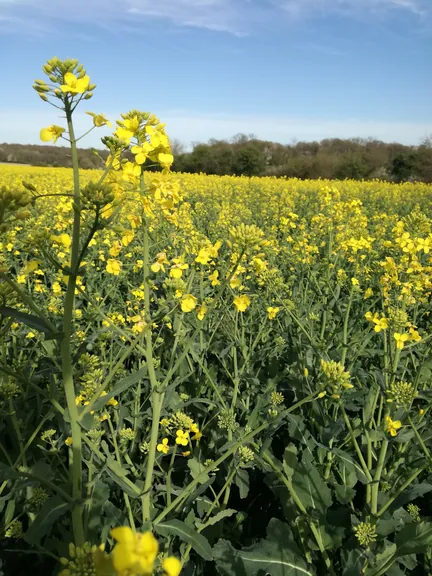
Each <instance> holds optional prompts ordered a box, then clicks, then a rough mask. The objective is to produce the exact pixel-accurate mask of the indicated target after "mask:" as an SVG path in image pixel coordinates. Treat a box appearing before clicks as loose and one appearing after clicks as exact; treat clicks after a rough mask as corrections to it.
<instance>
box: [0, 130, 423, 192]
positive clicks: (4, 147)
mask: <svg viewBox="0 0 432 576" xmlns="http://www.w3.org/2000/svg"><path fill="white" fill-rule="evenodd" d="M173 153H174V158H175V160H174V165H173V170H175V171H177V172H187V173H192V174H193V173H205V174H218V175H224V174H230V175H238V176H240V175H245V176H279V177H281V176H286V177H295V178H301V179H306V178H310V179H316V178H327V179H338V180H343V179H345V178H352V179H355V180H362V179H373V178H379V179H381V180H391V181H395V182H404V181H410V180H411V181H414V180H418V181H422V182H432V139H425V140H424V141H423V142H422V143H421V144H420V145H419V146H405V145H403V144H398V143H386V142H381V141H379V140H374V139H360V138H354V139H340V138H327V139H325V140H321V141H320V142H297V143H293V144H279V143H276V142H269V141H265V140H259V139H258V138H256V137H255V136H253V135H244V134H240V135H237V136H235V137H234V138H232V139H231V140H215V139H211V140H209V141H208V142H207V143H205V144H204V143H197V144H194V146H193V148H192V150H191V151H185V149H184V146H182V144H181V143H180V142H179V141H174V142H173ZM79 157H80V164H81V166H82V168H87V169H93V168H100V167H101V166H102V164H103V161H104V160H105V159H106V158H107V152H106V151H103V150H102V151H97V153H95V150H93V149H80V150H79ZM0 162H11V163H19V164H31V165H33V166H64V167H70V166H71V165H72V164H71V156H70V149H69V148H66V147H61V146H41V145H24V144H0ZM148 168H149V169H154V168H151V167H150V166H148Z"/></svg>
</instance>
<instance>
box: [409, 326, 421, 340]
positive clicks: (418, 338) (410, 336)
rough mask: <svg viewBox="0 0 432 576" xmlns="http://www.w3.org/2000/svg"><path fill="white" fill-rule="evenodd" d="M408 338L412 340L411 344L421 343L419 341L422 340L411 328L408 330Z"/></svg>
mask: <svg viewBox="0 0 432 576" xmlns="http://www.w3.org/2000/svg"><path fill="white" fill-rule="evenodd" d="M408 337H409V340H412V341H413V342H421V340H422V337H421V336H420V334H419V333H418V332H417V330H415V329H414V328H413V327H411V328H410V329H409V334H408Z"/></svg>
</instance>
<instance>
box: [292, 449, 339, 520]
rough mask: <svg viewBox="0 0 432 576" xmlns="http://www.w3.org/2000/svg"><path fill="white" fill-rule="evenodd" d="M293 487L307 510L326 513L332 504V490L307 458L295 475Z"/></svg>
mask: <svg viewBox="0 0 432 576" xmlns="http://www.w3.org/2000/svg"><path fill="white" fill-rule="evenodd" d="M292 485H293V487H294V489H295V491H296V492H297V496H298V497H299V498H300V500H301V501H302V504H303V506H304V507H305V508H308V509H313V510H316V511H318V512H320V513H321V514H325V513H326V511H327V508H328V507H329V506H330V505H331V503H332V496H331V490H330V488H329V487H328V486H327V484H326V483H325V481H324V479H323V476H322V474H320V473H319V472H318V470H317V469H316V468H315V466H313V465H312V464H311V463H310V462H309V461H307V460H306V459H305V458H303V460H302V462H301V464H300V465H299V466H298V467H297V469H296V470H295V472H294V474H293V477H292Z"/></svg>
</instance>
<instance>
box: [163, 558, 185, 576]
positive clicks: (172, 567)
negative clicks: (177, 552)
mask: <svg viewBox="0 0 432 576" xmlns="http://www.w3.org/2000/svg"><path fill="white" fill-rule="evenodd" d="M181 567H182V565H181V562H180V560H179V559H178V558H175V557H174V556H169V558H166V559H165V560H164V561H163V562H162V569H163V570H164V572H166V574H167V576H179V574H180V572H181Z"/></svg>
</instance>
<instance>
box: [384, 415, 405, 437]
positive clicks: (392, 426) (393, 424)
mask: <svg viewBox="0 0 432 576" xmlns="http://www.w3.org/2000/svg"><path fill="white" fill-rule="evenodd" d="M385 420H386V422H385V431H386V432H387V433H388V434H390V436H396V435H397V431H398V430H399V428H401V427H402V422H401V421H400V420H392V419H391V418H390V416H386V419H385Z"/></svg>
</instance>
